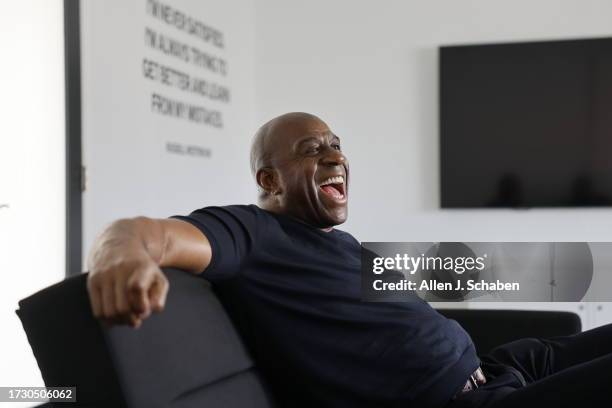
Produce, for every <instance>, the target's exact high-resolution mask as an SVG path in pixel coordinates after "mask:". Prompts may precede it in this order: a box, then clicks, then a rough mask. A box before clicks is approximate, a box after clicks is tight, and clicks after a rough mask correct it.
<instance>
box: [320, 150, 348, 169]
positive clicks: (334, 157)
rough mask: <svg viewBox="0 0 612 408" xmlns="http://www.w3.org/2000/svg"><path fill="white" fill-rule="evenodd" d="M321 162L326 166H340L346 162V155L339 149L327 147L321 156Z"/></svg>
mask: <svg viewBox="0 0 612 408" xmlns="http://www.w3.org/2000/svg"><path fill="white" fill-rule="evenodd" d="M321 163H322V164H324V165H326V166H340V165H343V164H345V163H346V157H345V156H344V154H342V152H341V151H340V150H336V149H334V148H331V147H328V148H327V149H326V151H325V153H324V154H323V157H322V158H321Z"/></svg>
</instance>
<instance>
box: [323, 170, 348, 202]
mask: <svg viewBox="0 0 612 408" xmlns="http://www.w3.org/2000/svg"><path fill="white" fill-rule="evenodd" d="M319 188H320V189H321V191H323V192H324V193H325V194H327V195H328V196H331V197H332V198H334V199H336V200H342V199H344V197H345V196H346V189H345V187H344V176H334V177H329V178H327V179H326V180H323V182H321V183H319Z"/></svg>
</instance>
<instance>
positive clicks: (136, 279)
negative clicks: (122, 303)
mask: <svg viewBox="0 0 612 408" xmlns="http://www.w3.org/2000/svg"><path fill="white" fill-rule="evenodd" d="M154 279H155V272H154V271H151V270H150V269H141V270H139V271H137V272H136V273H134V274H133V275H132V276H130V278H129V279H128V281H127V299H128V303H129V305H130V309H131V311H132V312H133V313H135V314H136V315H137V316H139V317H141V318H142V317H146V316H148V315H149V314H150V313H151V307H150V303H149V295H148V293H149V289H150V288H151V286H152V285H153V280H154Z"/></svg>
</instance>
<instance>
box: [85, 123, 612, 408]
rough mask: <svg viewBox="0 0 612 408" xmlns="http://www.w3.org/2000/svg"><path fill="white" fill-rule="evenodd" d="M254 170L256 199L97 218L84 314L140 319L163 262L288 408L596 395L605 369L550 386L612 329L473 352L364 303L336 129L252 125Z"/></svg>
mask: <svg viewBox="0 0 612 408" xmlns="http://www.w3.org/2000/svg"><path fill="white" fill-rule="evenodd" d="M251 168H252V171H253V174H254V176H255V179H256V181H257V185H258V188H259V198H258V205H232V206H225V207H206V208H202V209H199V210H196V211H194V212H193V213H191V214H190V215H188V216H176V217H172V218H170V219H150V218H145V217H138V218H133V219H123V220H119V221H116V222H115V223H113V224H112V225H111V226H110V227H109V228H107V229H106V230H105V231H104V232H103V233H102V234H101V235H100V236H99V237H98V238H97V240H96V241H95V243H94V246H93V249H92V250H91V253H90V257H89V260H88V266H89V271H90V274H89V278H88V290H89V294H90V300H91V306H92V309H93V313H94V315H95V316H97V317H98V318H100V319H102V320H104V321H106V322H108V323H111V324H129V325H131V326H133V327H138V326H139V325H140V324H142V321H143V319H145V318H146V317H147V316H149V314H150V313H151V312H159V311H161V310H162V309H163V308H164V303H165V299H166V293H167V292H168V282H167V280H166V278H165V277H164V275H163V273H162V272H161V270H160V268H162V267H175V268H180V269H183V270H185V271H186V272H190V273H193V274H198V275H201V276H202V277H203V278H206V279H208V280H209V281H210V282H211V283H212V285H213V288H214V289H215V291H216V293H217V294H218V296H219V298H220V300H221V302H222V303H223V305H224V306H225V308H226V309H227V311H228V313H229V314H230V316H231V317H232V320H233V321H234V322H235V324H236V326H237V328H238V330H239V331H240V333H241V335H242V336H243V338H244V339H245V342H246V344H247V346H248V347H249V349H250V350H251V352H252V354H253V357H254V359H255V361H256V362H257V364H258V365H259V367H261V369H262V372H263V374H264V376H265V377H266V379H267V380H268V381H269V383H270V384H271V386H272V388H273V390H274V394H275V395H276V396H277V397H278V399H279V402H280V406H284V407H308V408H312V407H352V408H356V407H406V408H407V407H442V406H446V405H448V404H451V405H453V406H456V407H460V406H466V407H484V406H490V407H493V406H495V407H501V406H520V407H525V406H531V405H529V403H533V402H535V401H539V402H540V403H541V404H543V405H540V406H553V405H547V404H549V403H550V404H554V406H556V407H558V406H565V405H564V404H568V405H569V406H573V405H571V404H575V403H576V398H580V399H579V400H578V401H580V402H585V401H589V399H588V398H591V400H593V398H595V397H596V396H597V397H601V396H602V395H603V394H602V393H601V391H602V390H603V389H604V388H607V387H606V386H605V385H604V384H607V383H608V382H609V378H610V377H609V376H610V374H609V370H608V371H606V372H605V375H604V376H603V377H602V376H599V377H598V378H594V379H589V381H588V382H586V381H582V383H581V384H582V385H583V386H584V387H583V389H582V391H583V392H584V394H583V395H578V396H576V395H575V393H571V392H566V394H567V395H562V394H561V395H560V396H559V395H557V394H555V393H552V392H551V390H558V389H563V388H564V387H563V386H564V385H565V384H568V383H573V384H574V385H575V384H577V383H580V381H579V378H585V377H589V376H592V375H593V374H595V373H602V371H601V369H602V368H606V369H608V368H612V355H610V354H606V353H610V352H612V350H610V347H609V346H606V347H603V346H602V341H601V339H602V338H606V337H605V336H607V339H610V335H611V334H612V329H611V328H608V329H607V332H606V333H604V335H605V336H604V337H602V333H595V334H588V332H587V333H586V334H582V335H580V336H575V337H572V338H565V339H556V340H555V341H553V342H548V343H546V342H544V341H536V342H530V341H529V340H532V339H527V340H526V341H523V342H520V343H517V344H514V345H511V346H508V347H503V346H502V347H501V348H499V349H497V350H496V351H495V352H494V353H492V355H490V356H487V357H486V358H485V359H483V361H482V362H481V360H480V359H479V358H478V356H477V355H476V350H475V348H474V345H473V343H472V341H471V339H470V337H469V335H468V334H467V333H466V332H465V331H464V330H463V329H462V328H461V327H460V326H459V325H458V324H457V323H456V322H455V321H452V320H449V319H446V318H444V317H443V316H441V315H440V314H439V313H437V312H436V311H435V310H433V309H432V308H431V307H430V306H429V305H428V304H427V303H425V302H423V301H420V300H419V301H412V302H404V303H387V302H362V301H361V300H360V293H361V278H360V266H361V246H360V244H359V242H358V241H357V240H355V238H353V237H352V236H351V235H350V234H348V233H346V232H343V231H340V230H339V229H337V228H335V226H337V225H339V224H342V223H343V222H344V221H345V220H346V218H347V203H348V181H349V166H348V162H347V159H346V157H345V155H344V154H343V153H342V149H341V146H340V138H339V137H338V136H337V135H335V134H334V133H333V132H332V131H331V130H330V129H329V127H328V126H327V125H326V124H325V123H324V122H323V121H322V120H320V119H319V118H317V117H316V116H313V115H310V114H306V113H290V114H286V115H283V116H280V117H278V118H275V119H273V120H271V121H270V122H268V123H266V124H265V125H264V126H262V127H261V128H260V129H259V131H258V132H257V134H256V135H255V138H254V141H253V145H252V150H251ZM555 356H556V360H555V359H554V358H553V357H555ZM559 356H561V358H559ZM571 356H574V357H572V358H570V357H571ZM577 356H580V358H578V357H577ZM602 356H604V357H602ZM605 356H607V357H605ZM599 357H602V358H605V359H607V360H606V361H604V362H603V363H599V366H597V367H596V368H595V369H593V368H590V369H589V367H587V368H586V369H584V368H583V369H582V371H580V369H578V372H577V374H574V375H572V374H571V373H570V374H567V371H568V370H570V369H575V366H576V365H578V364H579V363H582V362H584V361H590V360H594V359H597V358H599ZM553 362H554V364H553ZM481 363H482V365H483V367H484V368H485V372H486V375H487V377H485V375H484V373H483V370H482V369H481V368H480V365H481ZM589 370H590V371H589ZM597 370H600V371H597ZM556 372H559V374H555V373H556ZM555 375H556V376H561V379H560V380H559V379H558V378H559V377H557V379H555ZM563 376H565V377H563ZM606 376H607V377H606ZM544 377H546V378H545V379H544V380H542V378H544ZM551 379H552V382H551ZM487 380H488V381H487ZM546 381H548V382H546ZM528 383H529V384H530V385H528V386H526V385H527V384H528ZM542 383H543V385H542ZM589 387H590V388H589ZM565 388H566V389H569V388H567V387H565ZM609 395H610V391H609V390H608V394H607V396H608V398H609ZM546 398H548V399H546ZM585 398H587V399H585Z"/></svg>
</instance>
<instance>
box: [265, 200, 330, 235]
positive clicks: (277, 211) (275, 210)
mask: <svg viewBox="0 0 612 408" xmlns="http://www.w3.org/2000/svg"><path fill="white" fill-rule="evenodd" d="M257 206H258V207H259V208H261V209H263V210H266V211H268V212H271V213H274V214H278V215H283V216H285V217H290V218H293V219H294V220H296V221H297V222H300V223H302V224H305V225H308V226H309V227H313V228H316V229H318V230H320V231H323V232H332V231H333V230H334V227H324V228H319V227H315V226H314V225H311V224H309V223H307V222H305V221H304V220H302V219H300V218H298V217H296V216H294V215H292V214H287V213H286V212H284V211H282V210H281V209H280V208H278V207H277V206H274V205H269V204H267V203H266V202H262V201H260V202H259V203H258V204H257Z"/></svg>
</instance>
